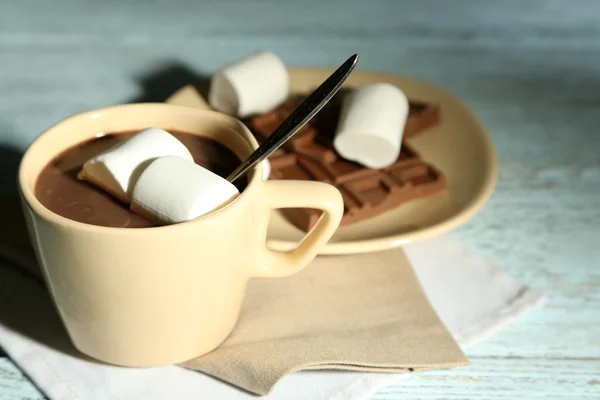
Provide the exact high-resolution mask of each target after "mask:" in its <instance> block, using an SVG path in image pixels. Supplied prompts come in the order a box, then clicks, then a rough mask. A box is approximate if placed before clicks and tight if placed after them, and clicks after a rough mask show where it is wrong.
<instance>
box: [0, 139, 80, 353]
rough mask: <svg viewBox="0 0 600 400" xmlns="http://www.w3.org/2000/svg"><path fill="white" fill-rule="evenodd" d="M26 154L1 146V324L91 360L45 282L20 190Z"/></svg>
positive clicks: (59, 349) (62, 350)
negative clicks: (77, 345) (79, 347)
mask: <svg viewBox="0 0 600 400" xmlns="http://www.w3.org/2000/svg"><path fill="white" fill-rule="evenodd" d="M21 156H22V154H21V153H20V152H19V151H17V150H15V149H13V148H11V147H9V146H0V160H1V161H0V166H1V168H0V185H1V188H2V192H1V195H0V221H1V223H2V229H1V230H0V260H1V261H3V262H2V263H1V266H0V323H2V324H3V325H4V326H6V327H8V328H10V329H12V330H14V331H16V332H19V333H20V334H22V335H24V336H27V337H29V338H31V339H33V340H35V341H37V342H39V343H42V344H44V345H46V346H48V347H51V348H54V349H56V350H58V351H61V352H63V353H66V354H70V355H73V356H76V357H79V358H83V359H86V360H90V361H91V359H89V358H88V357H86V356H85V355H82V354H81V353H79V352H78V351H77V350H76V349H75V348H74V347H73V345H72V344H71V341H70V340H69V337H68V335H67V332H66V330H65V328H64V326H63V324H62V322H61V320H60V318H59V316H58V314H57V312H56V310H55V308H54V305H53V303H52V300H51V298H50V294H49V293H48V291H47V290H46V287H45V285H44V283H43V282H42V280H41V274H40V270H39V267H38V265H37V263H36V261H35V256H34V253H33V248H32V246H31V243H30V241H29V236H28V234H27V229H26V226H25V220H24V218H23V214H22V212H21V203H20V200H19V197H18V189H17V181H16V176H17V171H18V167H19V162H20V160H21Z"/></svg>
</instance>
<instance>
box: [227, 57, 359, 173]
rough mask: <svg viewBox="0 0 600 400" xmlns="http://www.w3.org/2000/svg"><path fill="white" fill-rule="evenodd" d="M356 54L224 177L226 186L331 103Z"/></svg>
mask: <svg viewBox="0 0 600 400" xmlns="http://www.w3.org/2000/svg"><path fill="white" fill-rule="evenodd" d="M357 62H358V54H354V55H353V56H352V57H350V58H349V59H348V60H346V62H344V63H343V64H342V65H341V66H340V67H339V68H338V69H337V70H336V71H335V72H334V73H333V74H331V76H330V77H329V78H327V80H326V81H325V82H323V83H322V84H321V86H319V87H318V88H317V89H316V90H315V91H314V92H312V93H311V95H310V96H308V97H307V99H306V100H304V101H303V102H302V104H300V105H299V106H298V108H296V109H295V110H294V112H293V113H292V114H291V115H290V116H289V117H287V119H286V120H285V121H283V123H282V124H281V125H280V126H279V127H278V128H277V129H276V130H275V132H273V134H271V136H269V137H268V138H267V139H266V140H265V141H264V142H263V143H262V144H261V145H260V146H259V147H258V149H256V150H255V151H254V152H253V153H252V154H250V156H249V157H248V158H247V159H246V161H244V162H242V163H241V164H240V166H239V167H237V168H236V169H235V171H233V172H232V173H231V174H230V175H229V176H228V177H227V180H228V181H229V182H235V181H236V180H237V179H239V178H240V177H242V176H244V175H246V174H247V173H248V172H249V171H250V170H251V169H252V168H254V166H255V165H256V164H258V163H259V162H261V161H263V160H264V159H265V158H267V157H268V156H270V155H271V154H272V153H273V152H274V151H275V150H277V149H278V148H279V146H281V145H282V144H284V143H285V142H286V141H287V140H288V139H289V138H291V137H292V136H294V134H295V133H296V132H298V131H299V130H300V128H302V127H303V126H304V125H305V124H306V123H307V122H308V121H310V119H311V118H312V117H314V116H315V114H316V113H318V112H319V111H321V109H322V108H323V107H324V106H325V104H327V103H328V102H329V100H331V98H332V97H333V96H334V95H335V94H336V93H337V91H338V90H339V89H340V87H342V84H343V83H344V81H345V80H346V78H348V76H349V75H350V73H351V72H352V70H353V69H354V67H355V66H356V63H357Z"/></svg>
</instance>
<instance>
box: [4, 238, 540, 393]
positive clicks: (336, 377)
mask: <svg viewBox="0 0 600 400" xmlns="http://www.w3.org/2000/svg"><path fill="white" fill-rule="evenodd" d="M405 252H406V254H407V256H408V258H409V259H410V261H411V263H412V264H413V267H414V270H415V272H416V274H417V275H418V277H419V279H420V280H421V283H422V285H423V288H424V290H425V291H426V294H427V295H428V297H429V298H430V300H431V301H432V303H433V305H434V307H435V308H436V309H437V310H438V312H439V315H440V317H441V318H442V320H443V321H444V322H445V323H446V325H447V326H448V328H449V329H450V331H451V333H452V334H453V335H454V337H455V339H457V341H458V342H459V343H460V345H461V346H462V347H463V348H468V347H469V346H471V345H474V344H475V343H477V342H479V341H481V340H483V339H485V338H486V337H488V336H489V335H491V334H492V333H494V332H495V331H497V330H499V329H501V328H502V327H504V326H505V325H507V324H509V323H511V322H512V321H514V320H515V319H516V318H518V317H519V316H521V315H523V314H524V313H526V312H527V311H529V310H531V309H532V308H534V307H536V306H539V305H541V304H543V302H544V301H545V300H546V299H545V297H544V296H542V295H540V294H539V293H537V292H536V291H534V290H532V289H530V288H528V287H527V286H525V285H523V284H522V283H520V282H519V281H517V280H515V279H514V278H512V277H511V276H509V275H508V274H506V273H505V272H503V271H502V270H499V269H497V268H495V267H494V266H492V265H491V264H489V263H488V262H486V261H485V260H483V259H482V258H481V257H479V256H478V255H476V254H475V253H473V252H472V251H470V250H468V249H467V248H465V247H464V246H462V245H461V244H459V243H458V242H456V241H454V240H453V239H451V238H449V237H447V236H441V237H439V238H435V239H431V240H428V241H424V242H421V243H417V244H412V245H408V246H406V247H405ZM0 284H1V286H0V294H1V295H2V298H3V299H2V301H0V310H2V311H0V315H3V316H6V315H7V314H6V313H7V309H8V310H10V304H8V303H9V302H10V301H18V302H20V303H19V304H22V307H21V308H20V309H17V310H14V312H15V313H19V315H20V316H21V317H22V318H17V319H19V320H23V321H30V323H29V324H30V328H29V331H28V332H26V333H25V334H23V327H21V328H20V329H18V328H17V327H15V326H12V327H11V326H10V324H7V322H6V319H5V318H1V319H0V345H1V346H2V347H3V348H4V350H5V351H6V352H7V353H8V354H9V355H10V356H11V357H12V358H13V360H14V361H15V362H16V363H17V364H19V366H20V367H21V368H23V370H24V371H25V372H26V373H27V374H28V376H29V377H30V378H32V379H33V380H34V381H35V382H36V384H37V385H38V387H40V388H41V389H42V390H43V391H44V392H45V393H46V394H47V395H48V396H49V397H50V398H51V399H53V400H63V399H89V400H96V399H97V400H100V399H102V400H104V399H109V398H110V399H117V400H119V399H123V400H124V399H134V398H143V399H147V400H159V399H164V398H177V399H182V400H188V399H189V400H192V399H204V398H210V399H213V398H214V399H217V398H218V399H252V398H256V396H254V395H252V394H249V393H247V392H243V391H240V390H238V389H236V388H234V387H233V386H230V385H228V384H226V383H224V382H222V381H220V380H217V379H214V378H212V377H210V376H208V375H204V374H198V373H196V372H194V371H191V370H187V369H183V368H179V367H175V366H169V367H160V368H148V369H128V368H120V367H115V366H110V365H104V364H99V363H96V362H94V361H92V360H85V359H82V358H80V357H79V356H77V355H76V354H73V355H70V354H68V352H65V349H64V347H65V346H66V347H67V349H68V347H69V346H70V343H69V342H68V339H67V338H66V336H65V333H64V330H63V328H62V325H61V323H60V321H59V320H58V318H57V317H56V314H55V312H54V308H53V306H52V304H50V302H49V301H48V299H47V294H46V293H45V291H44V290H43V288H42V285H41V284H39V282H36V281H34V280H32V279H28V278H27V277H26V276H25V275H24V274H18V273H16V272H15V271H14V270H11V269H7V268H0ZM53 333H54V334H53ZM49 336H53V337H54V339H52V340H50V339H48V337H49ZM408 376H410V374H395V373H368V372H348V371H303V372H297V373H293V374H290V375H288V376H286V377H285V378H283V379H282V380H281V382H280V383H279V384H278V385H277V386H276V387H275V389H274V390H273V391H272V392H271V393H270V394H269V395H268V396H266V397H264V398H265V399H366V398H368V397H369V396H371V395H372V394H373V393H375V392H376V391H377V390H379V389H380V388H382V387H384V386H388V385H391V384H394V383H397V382H398V381H400V380H401V379H404V378H406V377H408Z"/></svg>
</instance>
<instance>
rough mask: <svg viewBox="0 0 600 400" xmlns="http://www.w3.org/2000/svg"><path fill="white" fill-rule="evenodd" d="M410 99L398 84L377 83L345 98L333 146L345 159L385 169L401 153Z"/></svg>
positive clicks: (354, 91)
mask: <svg viewBox="0 0 600 400" xmlns="http://www.w3.org/2000/svg"><path fill="white" fill-rule="evenodd" d="M408 110H409V106H408V99H407V98H406V95H405V94H404V93H403V92H402V91H401V90H400V89H398V88H397V87H396V86H393V85H390V84H388V83H374V84H369V85H365V86H361V87H359V88H357V89H354V90H352V92H350V93H349V94H348V95H346V97H345V98H344V101H343V104H342V109H341V112H340V119H339V122H338V127H337V130H336V134H335V139H334V141H333V145H334V147H335V149H336V150H337V152H338V153H339V154H340V155H341V156H342V157H344V158H346V159H348V160H352V161H356V162H358V163H360V164H363V165H364V166H366V167H369V168H385V167H388V166H390V165H391V164H393V163H394V162H395V161H396V160H397V159H398V156H399V155H400V147H401V145H402V135H403V133H404V126H405V125H406V119H407V117H408Z"/></svg>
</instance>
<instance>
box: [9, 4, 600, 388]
mask: <svg viewBox="0 0 600 400" xmlns="http://www.w3.org/2000/svg"><path fill="white" fill-rule="evenodd" d="M247 4H249V5H248V6H246V7H244V8H241V7H239V2H233V1H219V2H216V1H214V2H208V1H192V0H187V1H166V0H163V1H153V2H147V1H141V0H136V1H128V2H122V1H117V0H110V1H103V2H92V1H65V0H61V1H53V2H48V1H44V0H20V1H12V2H11V3H10V4H6V2H3V3H2V5H0V93H1V95H0V131H1V133H0V138H1V140H2V142H4V143H11V144H14V145H17V146H20V147H24V146H26V145H27V144H28V143H29V141H31V140H32V139H33V138H34V137H35V136H36V135H37V134H38V133H39V132H40V131H41V130H42V129H44V128H45V127H47V126H48V125H50V124H52V123H54V122H55V121H57V120H59V119H61V118H62V117H64V116H66V115H69V114H72V113H74V112H77V111H81V110H84V109H89V108H94V107H101V106H105V105H109V104H114V103H118V102H124V101H129V100H131V99H134V98H137V99H139V98H144V99H148V100H155V101H159V100H161V99H162V98H164V97H165V96H166V95H167V94H169V93H168V92H169V91H170V90H175V89H176V88H177V86H178V85H180V84H184V83H187V82H188V81H189V80H192V79H194V75H196V74H202V73H210V72H212V71H213V70H215V69H216V68H218V67H219V66H220V65H222V64H223V63H226V62H229V61H231V60H233V59H235V58H238V57H240V56H242V55H244V54H246V53H248V52H250V51H252V50H254V49H258V48H266V49H270V50H273V51H275V52H277V53H278V54H280V55H281V56H282V57H283V58H284V60H285V61H286V62H287V63H288V64H290V65H304V66H313V65H329V66H332V65H336V64H337V63H338V62H339V61H340V60H343V59H345V57H347V56H348V55H349V54H351V53H353V52H359V53H360V54H361V56H362V59H361V63H360V67H361V68H364V69H376V70H383V71H388V72H395V73H402V74H406V75H410V76H416V77H420V78H422V79H426V80H429V81H432V82H435V83H438V84H440V85H442V86H444V87H446V88H448V89H449V90H451V91H453V92H454V93H456V94H457V95H459V96H460V97H461V98H463V99H464V100H465V101H466V102H467V103H468V104H470V105H471V106H472V107H473V109H474V110H475V111H476V112H477V113H478V115H479V116H480V117H481V118H482V120H483V121H484V122H485V124H486V125H487V126H488V127H489V128H490V130H491V133H492V135H493V138H494V141H495V144H496V147H497V150H498V153H499V156H500V163H501V176H500V181H499V183H498V188H497V190H496V193H495V194H494V197H493V198H492V200H491V202H490V204H489V205H488V206H487V207H486V209H485V210H484V211H483V212H482V213H481V214H480V215H479V216H478V217H476V218H475V219H474V220H473V221H472V222H471V223H469V224H467V225H466V226H464V227H462V228H460V229H458V230H457V231H456V232H454V235H455V237H457V238H459V239H461V240H462V241H464V242H466V243H467V244H468V245H470V246H471V247H473V248H475V249H476V250H477V251H479V252H481V253H482V254H483V255H484V256H486V257H487V258H488V259H490V260H493V261H494V262H496V263H497V264H498V265H499V266H501V267H503V268H504V269H506V270H507V271H509V272H510V273H512V274H513V275H515V276H517V277H518V278H520V279H522V280H523V281H525V282H527V283H528V284H530V285H532V286H534V287H536V288H538V289H540V290H541V291H543V292H545V293H546V294H548V295H550V297H551V301H550V303H549V304H548V305H547V306H546V308H545V309H544V310H542V311H538V312H534V313H533V314H531V315H529V316H527V317H526V318H525V319H524V320H522V321H519V322H518V323H517V324H515V325H514V326H511V327H509V328H508V329H507V330H506V331H504V332H502V333H501V334H499V335H497V336H495V337H494V338H492V339H491V340H490V341H489V342H487V343H485V344H482V345H480V346H477V347H476V348H474V349H472V350H471V351H469V356H470V357H471V359H472V360H473V361H474V363H473V365H472V366H470V367H469V368H466V369H461V370H456V371H447V372H445V371H444V372H437V373H432V374H427V375H423V376H419V377H417V378H414V379H411V380H408V381H405V382H403V383H401V384H399V385H397V386H396V387H393V388H388V389H386V390H383V391H381V392H380V393H378V394H377V395H376V396H375V398H376V399H400V398H402V399H428V398H430V399H434V398H448V399H456V398H469V399H512V398H515V397H517V396H520V397H522V398H526V399H529V398H539V397H542V396H543V395H546V396H547V398H574V399H575V398H578V399H586V398H599V397H600V395H598V391H597V388H598V384H597V382H598V380H599V378H598V371H600V342H599V340H598V338H600V311H599V310H600V272H599V271H600V270H599V269H598V265H599V264H600V246H598V245H597V242H598V239H600V233H599V228H598V227H599V226H600V157H599V156H598V149H599V148H600V136H599V135H598V126H599V122H600V117H599V116H598V107H599V106H600V75H599V74H600V72H599V71H600V70H599V69H598V68H599V66H600V25H598V24H597V20H598V16H599V15H600V4H599V3H598V2H596V1H594V0H588V1H559V0H552V1H529V2H524V1H520V0H519V1H516V0H510V1H503V2H485V1H475V0H458V1H454V2H448V1H442V0H439V1H432V0H416V1H403V2H400V1H370V2H364V1H295V2H293V1H289V2H277V1H251V2H247ZM340 10H341V11H340ZM165 70H168V71H171V73H170V74H167V78H165V74H164V71H165ZM160 74H162V75H163V78H161V79H160V80H157V79H156V77H157V76H158V75H160ZM148 81H154V84H152V85H149V83H148ZM157 85H158V86H159V88H158V89H157V87H156V86H157ZM145 88H146V89H151V91H152V93H151V95H150V94H149V93H145V94H144V93H143V92H144V89H145ZM159 89H160V90H159ZM140 96H141V97H140ZM1 362H2V364H1V365H8V366H10V364H9V362H8V361H7V360H6V359H4V360H1ZM6 368H9V369H7V370H6V372H5V369H4V367H2V368H0V398H2V397H1V396H12V397H6V398H19V397H23V398H36V397H35V396H37V394H35V393H34V392H31V393H29V392H26V391H27V390H29V389H27V388H28V387H29V386H27V384H26V383H25V382H24V381H23V380H22V377H19V376H18V375H15V374H14V373H13V372H11V370H10V367H6ZM21 391H23V392H21ZM22 393H25V394H24V395H23V394H22ZM28 393H29V394H28ZM594 396H595V397H594Z"/></svg>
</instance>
